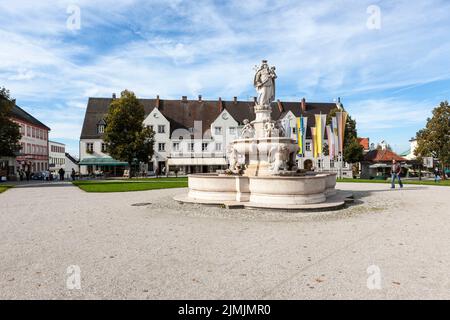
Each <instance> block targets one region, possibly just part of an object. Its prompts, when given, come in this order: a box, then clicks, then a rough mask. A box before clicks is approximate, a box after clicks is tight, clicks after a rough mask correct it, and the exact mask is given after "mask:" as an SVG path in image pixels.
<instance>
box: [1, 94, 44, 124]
mask: <svg viewBox="0 0 450 320" xmlns="http://www.w3.org/2000/svg"><path fill="white" fill-rule="evenodd" d="M0 99H3V100H6V99H5V98H3V97H0ZM11 117H12V118H15V119H17V120H22V121H25V122H28V123H30V124H34V125H36V126H38V127H43V128H44V129H47V130H50V128H49V127H47V126H46V125H45V124H43V123H42V122H40V121H39V120H38V119H36V118H35V117H33V116H32V115H31V114H29V113H28V112H26V111H25V110H23V109H22V108H21V107H19V106H18V105H16V104H14V106H13V108H12V109H11Z"/></svg>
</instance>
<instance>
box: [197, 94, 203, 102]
mask: <svg viewBox="0 0 450 320" xmlns="http://www.w3.org/2000/svg"><path fill="white" fill-rule="evenodd" d="M198 102H202V95H201V94H199V95H198Z"/></svg>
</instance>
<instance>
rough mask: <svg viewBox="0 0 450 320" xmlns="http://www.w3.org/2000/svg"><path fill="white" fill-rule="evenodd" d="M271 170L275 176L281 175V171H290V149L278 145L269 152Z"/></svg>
mask: <svg viewBox="0 0 450 320" xmlns="http://www.w3.org/2000/svg"><path fill="white" fill-rule="evenodd" d="M269 162H270V167H269V168H270V170H271V172H272V173H273V174H278V173H280V170H288V166H289V148H288V147H287V146H284V145H278V146H277V147H275V148H273V149H272V150H270V152H269Z"/></svg>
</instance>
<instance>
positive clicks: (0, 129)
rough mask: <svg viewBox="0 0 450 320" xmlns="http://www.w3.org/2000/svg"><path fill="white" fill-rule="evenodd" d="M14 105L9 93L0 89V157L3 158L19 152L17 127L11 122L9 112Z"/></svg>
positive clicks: (19, 136)
mask: <svg viewBox="0 0 450 320" xmlns="http://www.w3.org/2000/svg"><path fill="white" fill-rule="evenodd" d="M15 104H16V101H15V100H13V99H11V98H10V96H9V91H8V90H6V89H5V88H0V156H4V157H13V156H15V155H16V154H17V152H19V151H20V144H19V140H20V138H21V134H20V130H19V125H18V124H17V123H15V122H14V121H12V120H11V110H12V108H13V107H14V106H15Z"/></svg>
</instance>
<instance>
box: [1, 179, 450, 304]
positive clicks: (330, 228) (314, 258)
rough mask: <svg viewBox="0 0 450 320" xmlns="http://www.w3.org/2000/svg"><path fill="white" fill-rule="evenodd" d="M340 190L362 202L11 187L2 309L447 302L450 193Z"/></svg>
mask: <svg viewBox="0 0 450 320" xmlns="http://www.w3.org/2000/svg"><path fill="white" fill-rule="evenodd" d="M337 188H340V189H345V190H354V191H356V192H355V196H356V198H357V203H359V202H361V203H360V204H356V205H353V206H351V207H349V208H346V209H344V210H341V211H335V212H323V213H317V212H316V213H304V212H302V213H295V212H276V211H259V210H227V209H221V208H216V207H203V206H197V205H187V204H184V205H183V204H179V203H176V202H174V201H173V200H172V197H173V196H174V195H176V194H179V193H183V192H185V191H186V190H185V189H169V190H154V191H142V192H129V193H105V194H95V193H85V192H84V191H81V190H79V189H78V188H76V187H73V186H71V185H54V186H49V187H37V186H34V187H26V188H14V189H11V190H8V191H7V192H5V193H2V194H0V298H2V299H15V298H25V299H28V298H62V299H70V298H87V299H93V298H119V299H120V298H137V299H142V298H143V299H145V298H148V299H162V298H166V299H210V298H215V299H264V298H274V299H279V298H281V299H317V298H326V299H337V298H356V299H358V298H369V299H372V298H373V299H378V298H389V299H392V298H394V299H395V298H419V299H428V298H446V299H449V298H450V280H449V279H450V277H449V276H450V210H449V209H450V204H449V198H450V197H449V196H450V188H447V187H433V186H413V185H406V186H405V188H404V189H403V190H399V189H395V190H389V189H388V188H389V186H388V185H384V184H356V183H344V184H343V183H338V185H337ZM49 199H51V200H49ZM145 203H151V204H147V205H146V204H145ZM133 204H141V205H137V206H133ZM70 265H77V266H79V267H80V270H81V289H80V290H77V289H73V290H69V289H67V287H66V280H67V277H68V276H69V274H67V273H66V271H67V267H68V266H70ZM371 265H376V266H378V267H379V268H380V270H381V289H380V290H369V289H368V287H367V279H368V277H369V276H370V275H369V274H368V273H367V268H368V267H369V266H371Z"/></svg>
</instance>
